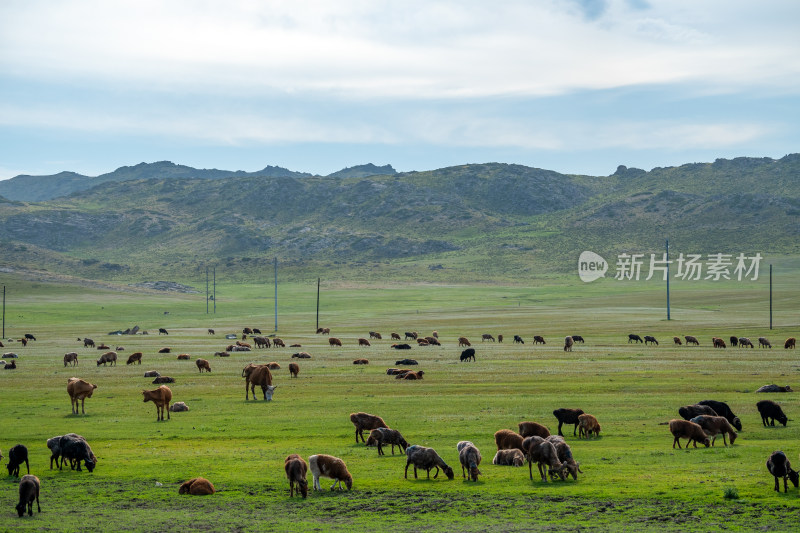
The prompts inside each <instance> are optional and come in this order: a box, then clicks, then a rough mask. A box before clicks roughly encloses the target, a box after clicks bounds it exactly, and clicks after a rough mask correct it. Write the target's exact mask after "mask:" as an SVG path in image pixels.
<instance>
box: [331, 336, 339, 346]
mask: <svg viewBox="0 0 800 533" xmlns="http://www.w3.org/2000/svg"><path fill="white" fill-rule="evenodd" d="M328 344H330V345H331V346H341V345H342V341H341V340H339V339H337V338H336V337H331V338H329V339H328Z"/></svg>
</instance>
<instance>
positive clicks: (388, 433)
mask: <svg viewBox="0 0 800 533" xmlns="http://www.w3.org/2000/svg"><path fill="white" fill-rule="evenodd" d="M389 444H391V445H392V455H394V447H395V446H398V447H399V448H400V449H401V450H402V451H403V452H405V451H406V448H408V442H406V439H404V438H403V435H401V434H400V432H399V431H397V430H396V429H389V428H376V429H373V430H372V431H370V432H369V438H367V446H377V447H378V455H386V454H385V453H384V451H383V447H384V446H386V445H389Z"/></svg>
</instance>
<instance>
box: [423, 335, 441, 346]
mask: <svg viewBox="0 0 800 533" xmlns="http://www.w3.org/2000/svg"><path fill="white" fill-rule="evenodd" d="M425 340H426V341H428V344H430V345H432V346H441V345H442V343H441V342H439V339H437V338H436V337H425Z"/></svg>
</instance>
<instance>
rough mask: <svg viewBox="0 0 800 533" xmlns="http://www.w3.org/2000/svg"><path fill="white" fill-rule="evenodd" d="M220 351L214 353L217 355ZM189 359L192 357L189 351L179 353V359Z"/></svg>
mask: <svg viewBox="0 0 800 533" xmlns="http://www.w3.org/2000/svg"><path fill="white" fill-rule="evenodd" d="M218 353H219V352H217V353H215V354H214V355H217V354H218ZM189 359H191V357H190V356H189V354H188V353H182V354H178V361H188V360H189Z"/></svg>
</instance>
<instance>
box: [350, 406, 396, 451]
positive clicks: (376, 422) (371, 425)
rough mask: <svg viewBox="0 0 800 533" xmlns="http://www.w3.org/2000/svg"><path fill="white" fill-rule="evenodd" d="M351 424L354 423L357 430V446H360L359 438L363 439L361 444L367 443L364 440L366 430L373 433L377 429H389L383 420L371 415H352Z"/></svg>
mask: <svg viewBox="0 0 800 533" xmlns="http://www.w3.org/2000/svg"><path fill="white" fill-rule="evenodd" d="M350 422H352V423H353V425H354V426H355V428H356V444H358V438H359V437H361V442H366V441H365V440H364V431H365V430H366V431H371V430H373V429H377V428H388V427H389V426H387V425H386V422H384V421H383V418H381V417H379V416H376V415H371V414H369V413H361V412H359V413H350Z"/></svg>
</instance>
